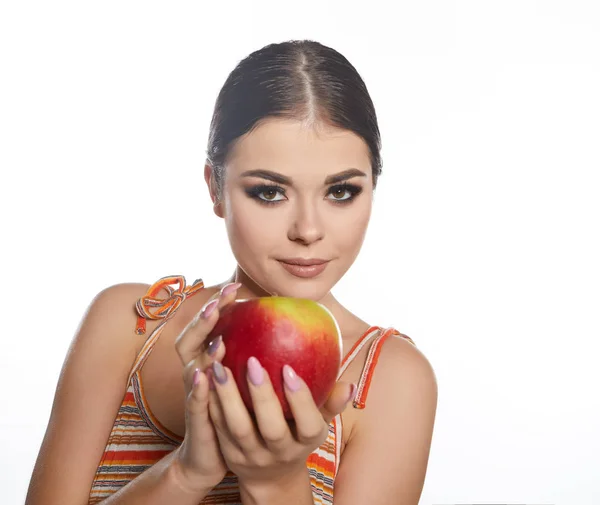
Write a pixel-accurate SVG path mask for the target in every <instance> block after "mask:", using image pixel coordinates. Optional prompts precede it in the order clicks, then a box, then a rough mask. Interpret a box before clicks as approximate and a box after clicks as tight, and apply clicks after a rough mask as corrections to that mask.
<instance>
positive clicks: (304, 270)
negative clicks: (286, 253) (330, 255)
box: [278, 260, 329, 279]
mask: <svg viewBox="0 0 600 505" xmlns="http://www.w3.org/2000/svg"><path fill="white" fill-rule="evenodd" d="M278 261H279V260H278ZM279 263H280V264H281V266H282V267H283V268H285V269H286V270H287V271H288V272H289V273H291V274H292V275H294V276H295V277H302V278H304V279H308V278H311V277H316V276H317V275H319V274H320V273H321V272H323V270H325V269H326V268H327V265H328V264H329V262H327V263H322V264H320V265H292V264H290V263H285V262H283V261H279Z"/></svg>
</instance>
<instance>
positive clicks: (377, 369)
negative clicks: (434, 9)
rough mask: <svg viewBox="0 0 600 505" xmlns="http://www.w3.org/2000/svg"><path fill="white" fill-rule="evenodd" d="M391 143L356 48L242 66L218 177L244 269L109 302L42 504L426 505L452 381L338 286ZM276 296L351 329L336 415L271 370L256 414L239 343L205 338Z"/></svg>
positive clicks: (106, 297)
mask: <svg viewBox="0 0 600 505" xmlns="http://www.w3.org/2000/svg"><path fill="white" fill-rule="evenodd" d="M379 149H380V136H379V129H378V124H377V118H376V114H375V110H374V107H373V103H372V101H371V99H370V97H369V94H368V92H367V89H366V86H365V84H364V82H363V81H362V79H361V78H360V76H359V75H358V73H357V71H356V70H355V68H354V67H353V66H352V65H351V64H350V63H349V62H348V61H347V60H346V58H344V57H343V56H342V55H341V54H339V53H338V52H336V51H334V50H333V49H331V48H328V47H325V46H323V45H321V44H319V43H316V42H313V41H291V42H285V43H280V44H272V45H269V46H266V47H264V48H262V49H260V50H258V51H256V52H254V53H252V54H251V55H249V56H248V57H247V58H246V59H244V60H243V61H241V62H240V63H239V65H238V66H237V67H236V68H235V69H234V70H233V72H232V73H231V74H230V76H229V77H228V79H227V81H226V82H225V84H224V86H223V88H222V90H221V92H220V93H219V96H218V99H217V102H216V106H215V110H214V115H213V119H212V123H211V128H210V138H209V143H208V151H207V160H206V165H205V169H204V176H205V180H206V183H207V186H208V191H209V195H210V198H211V199H212V202H213V203H214V212H215V214H216V215H217V216H218V217H220V218H221V219H223V221H224V223H225V226H226V228H227V232H228V236H229V243H230V246H231V249H232V251H233V254H234V255H235V258H236V260H237V266H236V268H235V271H234V272H233V275H232V276H231V278H229V279H227V280H226V281H225V282H223V283H221V284H218V285H215V286H210V287H204V285H203V283H202V281H200V280H198V281H196V282H195V283H193V284H192V285H186V283H185V280H184V279H183V278H182V277H166V278H163V279H161V280H159V281H158V282H156V283H155V284H154V285H152V286H148V285H141V284H120V285H115V286H111V287H109V288H107V289H105V290H104V291H102V292H101V293H100V294H99V295H98V296H97V297H96V298H95V299H94V300H93V302H92V303H91V305H90V307H89V309H88V311H87V313H86V314H85V316H84V318H83V321H82V323H81V325H80V327H79V329H78V332H77V335H76V336H75V338H74V340H73V344H72V346H71V349H70V351H69V353H68V356H67V357H66V360H65V364H64V367H63V371H62V374H61V376H60V380H59V383H58V387H57V391H56V397H55V401H54V405H53V409H52V413H51V418H50V422H49V425H48V430H47V433H46V436H45V438H44V441H43V444H42V447H41V450H40V454H39V456H38V460H37V463H36V466H35V469H34V472H33V476H32V480H31V484H30V488H29V493H28V496H27V502H26V504H27V505H42V504H43V505H59V504H60V505H84V504H86V503H99V502H102V503H104V504H106V505H121V504H128V505H132V504H144V505H154V504H157V505H158V504H165V503H168V504H173V505H178V504H180V505H187V504H189V505H196V504H199V503H214V504H217V503H219V504H236V503H243V504H246V505H248V504H281V503H285V504H288V505H291V504H312V503H332V502H333V500H334V497H335V503H336V505H354V504H370V505H384V504H389V505H391V504H398V505H416V504H417V503H418V501H419V497H420V495H421V491H422V487H423V482H424V479H425V473H426V468H427V461H428V457H429V450H430V445H431V438H432V433H433V426H434V418H435V410H436V404H437V386H436V380H435V375H434V372H433V370H432V368H431V366H430V364H429V362H428V361H427V359H426V358H425V356H424V355H423V354H422V353H421V352H420V351H419V350H418V349H417V348H416V347H415V345H414V343H413V342H412V340H411V339H410V338H409V337H407V336H406V335H402V334H400V333H399V332H398V331H396V330H395V329H393V328H387V329H384V328H380V327H378V326H373V325H371V324H369V323H367V322H365V321H363V320H361V319H360V318H358V317H357V316H355V315H354V314H352V312H350V310H348V309H347V308H345V307H343V306H342V305H341V304H340V303H339V302H338V301H337V300H336V299H335V298H334V297H333V296H332V294H331V292H330V290H331V289H332V287H333V286H334V285H335V284H336V283H337V282H338V281H339V280H340V278H341V277H342V276H343V275H344V274H345V272H346V271H347V270H348V269H349V268H350V266H351V265H352V263H353V262H354V260H355V259H356V257H357V255H358V253H359V251H360V248H361V245H362V243H363V239H364V236H365V232H366V230H367V225H368V223H369V219H370V216H371V208H372V204H373V192H374V189H375V186H376V184H377V180H378V177H379V175H380V173H381V160H380V152H379ZM190 232H191V233H201V231H200V230H198V229H197V228H194V229H193V230H190ZM218 246H219V245H218V244H211V245H210V247H218ZM157 247H158V246H157ZM163 247H171V246H170V245H167V244H164V246H163ZM202 268H205V269H210V266H209V265H205V266H204V267H202ZM381 282H382V286H384V285H385V279H382V281H381ZM357 289H359V287H358V286H357ZM385 291H386V292H387V293H390V292H391V288H389V287H387V288H385ZM272 295H280V296H291V297H298V298H309V299H313V300H317V301H319V302H320V303H322V304H324V305H325V306H326V307H327V308H328V309H329V310H330V311H331V312H332V314H333V315H334V316H335V318H336V319H337V322H338V324H339V327H340V330H341V333H342V336H343V346H344V356H345V358H344V361H343V365H342V368H341V371H340V374H339V381H338V383H337V384H336V386H335V388H334V390H333V391H332V392H331V395H330V396H329V398H328V400H327V402H326V404H325V405H324V406H323V407H322V408H321V409H318V408H317V407H316V405H315V404H314V402H313V400H312V396H311V394H310V392H309V391H308V390H307V388H306V385H305V384H304V382H303V381H302V378H301V377H298V376H297V375H296V374H295V373H294V371H293V370H292V369H291V368H290V367H284V370H283V371H282V373H283V376H284V381H285V384H286V396H287V398H288V401H289V402H290V405H291V406H292V410H293V413H294V422H292V423H289V422H286V421H285V419H284V417H283V415H282V410H281V407H280V404H279V402H278V400H277V397H276V396H275V394H274V392H273V390H272V387H271V378H270V377H268V375H267V374H265V373H264V370H263V369H262V367H261V365H260V363H259V362H258V361H257V360H256V359H253V358H251V359H250V361H249V362H248V377H247V380H248V384H249V387H250V390H251V393H252V399H253V404H254V409H255V412H256V417H255V418H252V417H251V416H250V415H249V413H248V410H247V409H246V407H245V406H244V404H243V403H242V401H241V399H240V395H239V392H238V389H237V386H236V384H235V381H234V380H233V378H232V375H231V371H230V370H228V369H227V368H225V367H223V366H222V365H221V364H220V361H221V359H222V358H223V356H224V355H225V353H226V352H227V350H226V349H225V346H224V344H223V343H222V342H221V341H220V339H219V338H218V337H217V338H216V339H214V340H212V341H211V342H207V340H208V339H207V338H206V336H207V335H208V334H209V332H210V330H211V329H212V328H213V327H214V325H215V323H216V321H217V320H218V317H219V311H220V310H221V309H222V308H223V307H224V306H225V305H227V304H229V303H231V302H232V301H233V300H235V299H236V298H253V297H262V296H272ZM365 296H369V297H373V296H377V293H365ZM134 309H135V310H134ZM159 337H160V338H159ZM367 399H368V401H367Z"/></svg>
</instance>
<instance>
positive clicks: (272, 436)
mask: <svg viewBox="0 0 600 505" xmlns="http://www.w3.org/2000/svg"><path fill="white" fill-rule="evenodd" d="M208 372H209V375H210V376H212V377H209V379H211V381H212V384H214V385H212V386H211V391H210V393H209V396H210V400H209V412H210V417H211V419H212V421H213V424H214V426H215V429H216V434H217V437H218V439H219V445H220V447H221V452H222V454H223V457H224V459H225V462H226V464H227V466H228V467H229V468H230V469H231V471H232V472H233V473H235V474H236V475H237V476H238V479H239V482H240V485H241V486H242V487H244V486H246V487H252V486H257V487H261V486H262V487H264V485H265V484H267V485H269V482H276V481H280V482H283V481H285V477H286V476H293V475H298V474H299V472H304V473H306V471H307V469H306V460H307V458H308V456H309V455H310V453H311V452H313V451H314V450H315V449H316V448H317V447H319V446H320V445H321V444H322V443H323V442H324V441H325V440H326V438H327V434H328V430H329V423H330V422H331V420H332V419H333V418H334V417H335V416H336V415H337V414H339V413H341V412H342V411H343V410H344V409H345V407H346V405H347V404H348V403H349V402H350V400H351V399H352V398H353V397H354V394H355V390H356V386H355V385H354V384H348V383H342V382H338V383H336V385H335V387H334V389H333V391H332V392H331V393H330V395H329V397H328V399H327V402H326V403H325V405H324V406H323V407H322V408H321V409H318V408H317V406H316V405H315V402H314V400H313V398H312V394H311V392H310V390H309V389H308V387H307V386H306V383H305V382H304V381H303V380H302V379H301V378H300V377H299V376H297V375H296V374H295V372H294V371H293V369H292V368H291V367H289V366H288V365H286V366H285V367H284V368H283V371H282V373H283V379H284V383H285V395H286V398H287V400H288V402H289V404H290V407H291V410H292V413H293V416H294V420H293V421H291V422H288V421H286V419H285V418H284V416H283V409H282V407H281V404H280V403H279V399H278V398H277V396H276V394H275V392H274V390H273V386H272V384H271V380H270V377H269V376H268V374H267V372H266V371H265V370H264V368H263V367H262V366H261V365H260V363H259V362H258V360H257V359H256V358H250V359H249V360H248V376H247V379H246V380H247V381H248V386H249V389H250V393H251V397H252V403H253V409H254V417H255V420H254V419H253V418H252V416H251V415H250V413H249V412H248V409H247V408H246V406H245V405H244V403H243V401H242V398H241V396H240V393H239V390H238V388H237V385H236V383H235V380H234V379H233V375H232V373H231V370H230V369H229V368H227V367H223V366H222V365H221V363H220V362H218V361H215V362H213V364H212V366H211V369H210V370H209V371H208Z"/></svg>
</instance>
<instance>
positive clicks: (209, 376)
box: [205, 368, 215, 391]
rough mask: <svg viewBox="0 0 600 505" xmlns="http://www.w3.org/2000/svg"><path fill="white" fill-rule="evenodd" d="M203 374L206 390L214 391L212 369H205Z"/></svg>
mask: <svg viewBox="0 0 600 505" xmlns="http://www.w3.org/2000/svg"><path fill="white" fill-rule="evenodd" d="M205 373H206V379H207V380H208V389H210V390H212V391H214V390H215V381H214V380H213V371H212V368H207V369H206V372H205Z"/></svg>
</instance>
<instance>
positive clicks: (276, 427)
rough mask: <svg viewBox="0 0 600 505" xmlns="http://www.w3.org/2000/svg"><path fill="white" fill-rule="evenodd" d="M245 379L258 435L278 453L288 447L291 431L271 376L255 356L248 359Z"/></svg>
mask: <svg viewBox="0 0 600 505" xmlns="http://www.w3.org/2000/svg"><path fill="white" fill-rule="evenodd" d="M247 381H248V389H249V390H250V396H251V398H252V406H253V409H254V415H255V417H256V423H257V425H258V430H259V431H260V435H261V437H262V439H263V440H264V443H265V445H266V446H267V448H268V449H269V450H271V451H272V452H274V453H277V454H280V453H281V452H282V451H283V450H284V449H286V448H289V447H290V443H291V442H292V441H293V436H292V432H291V431H290V428H289V425H288V423H287V421H286V420H285V417H284V416H283V408H282V407H281V403H280V402H279V398H278V397H277V395H276V394H275V391H274V389H273V384H272V383H271V378H270V377H269V374H268V373H267V371H266V370H265V369H264V368H263V367H262V365H261V364H260V362H259V361H258V359H256V358H255V357H251V358H250V359H249V360H248V374H247Z"/></svg>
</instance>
